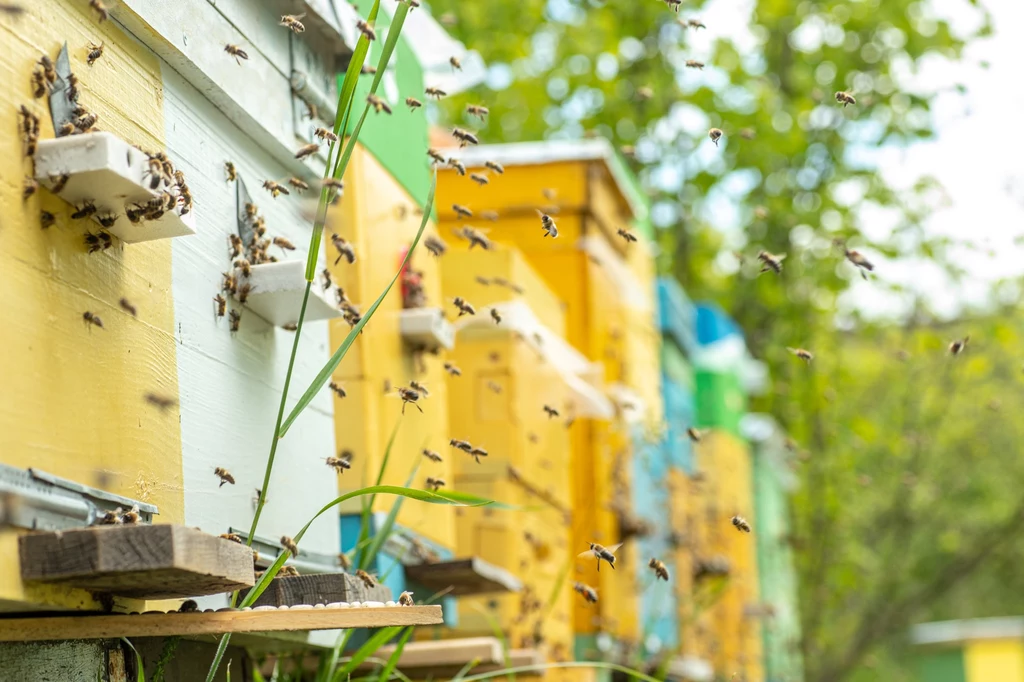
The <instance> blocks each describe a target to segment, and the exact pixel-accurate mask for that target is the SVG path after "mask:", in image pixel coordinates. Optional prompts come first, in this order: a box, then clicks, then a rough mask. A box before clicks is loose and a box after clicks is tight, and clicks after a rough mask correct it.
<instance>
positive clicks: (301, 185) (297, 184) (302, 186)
mask: <svg viewBox="0 0 1024 682" xmlns="http://www.w3.org/2000/svg"><path fill="white" fill-rule="evenodd" d="M288 184H289V185H291V186H292V187H294V188H295V191H296V192H298V193H299V194H302V193H303V192H305V191H306V190H307V189H309V185H308V184H307V183H305V182H303V181H302V180H300V179H299V178H288Z"/></svg>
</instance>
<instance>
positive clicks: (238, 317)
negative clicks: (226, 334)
mask: <svg viewBox="0 0 1024 682" xmlns="http://www.w3.org/2000/svg"><path fill="white" fill-rule="evenodd" d="M228 319H229V320H231V331H233V332H237V331H238V327H239V326H240V325H241V324H242V313H240V312H239V311H237V310H232V311H231V313H230V314H229V315H228Z"/></svg>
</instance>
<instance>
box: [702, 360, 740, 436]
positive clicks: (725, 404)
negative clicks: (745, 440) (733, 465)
mask: <svg viewBox="0 0 1024 682" xmlns="http://www.w3.org/2000/svg"><path fill="white" fill-rule="evenodd" d="M695 377H696V380H697V424H698V426H700V427H702V428H714V429H721V430H723V431H727V432H729V433H731V434H733V435H735V436H738V437H742V434H741V433H740V420H741V419H742V418H743V415H744V413H745V412H746V409H747V394H746V391H745V390H744V388H743V380H742V379H741V377H740V375H739V373H738V372H736V371H726V372H711V371H708V370H703V369H698V370H697V371H696V372H695Z"/></svg>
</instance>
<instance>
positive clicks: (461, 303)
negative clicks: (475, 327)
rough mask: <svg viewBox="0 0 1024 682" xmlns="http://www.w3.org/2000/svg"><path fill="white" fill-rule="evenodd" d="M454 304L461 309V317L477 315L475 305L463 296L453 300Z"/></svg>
mask: <svg viewBox="0 0 1024 682" xmlns="http://www.w3.org/2000/svg"><path fill="white" fill-rule="evenodd" d="M452 304H453V305H454V306H455V307H456V308H458V309H459V317H462V316H463V315H476V308H474V307H473V304H472V303H470V302H469V301H467V300H465V299H464V298H462V297H461V296H456V297H455V298H454V299H452Z"/></svg>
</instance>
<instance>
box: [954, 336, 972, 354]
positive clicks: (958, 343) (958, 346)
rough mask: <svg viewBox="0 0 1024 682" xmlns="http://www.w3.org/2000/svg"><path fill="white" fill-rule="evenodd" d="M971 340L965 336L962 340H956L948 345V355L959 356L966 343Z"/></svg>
mask: <svg viewBox="0 0 1024 682" xmlns="http://www.w3.org/2000/svg"><path fill="white" fill-rule="evenodd" d="M970 339H971V337H970V336H965V337H964V338H962V339H957V340H955V341H953V342H952V343H950V344H949V354H950V355H960V353H962V352H963V351H964V348H967V342H968V341H969V340H970Z"/></svg>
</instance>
